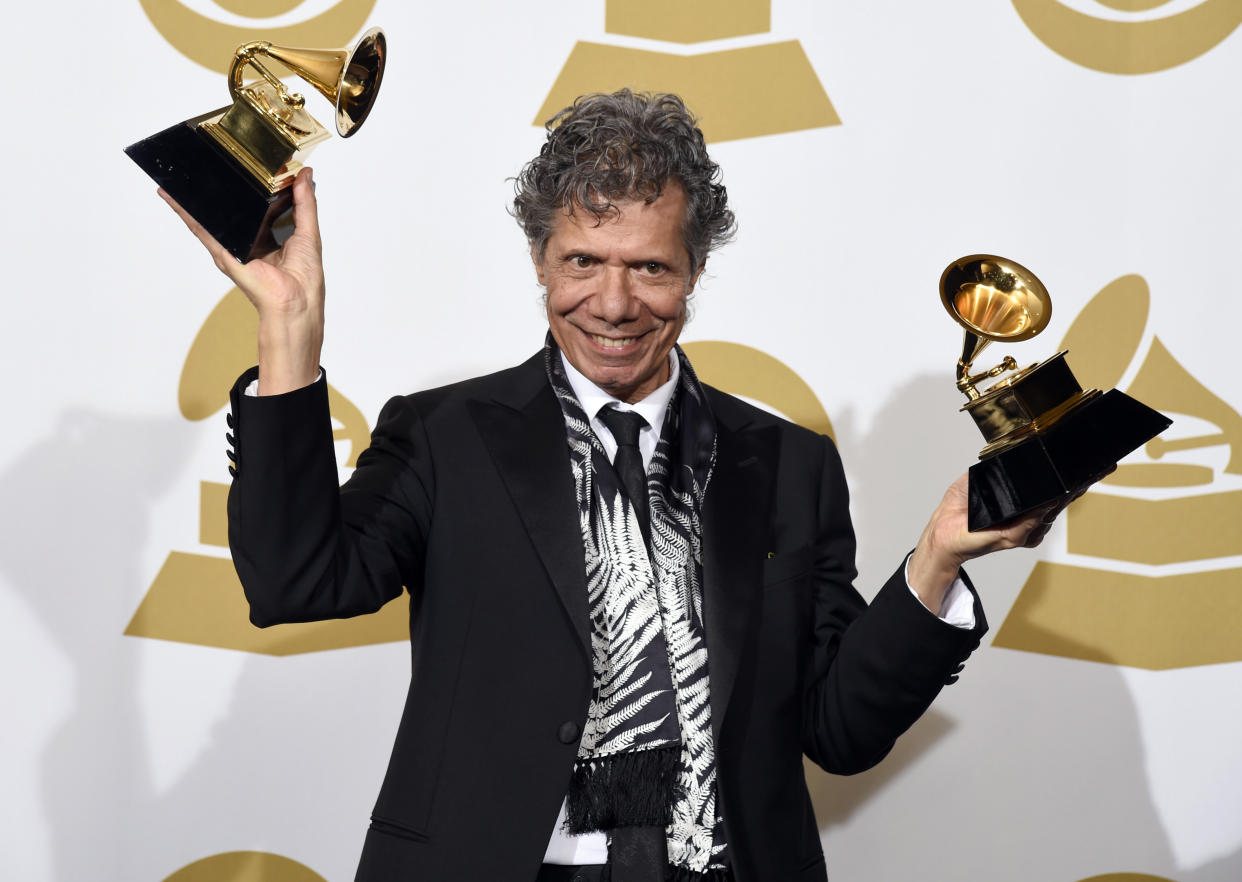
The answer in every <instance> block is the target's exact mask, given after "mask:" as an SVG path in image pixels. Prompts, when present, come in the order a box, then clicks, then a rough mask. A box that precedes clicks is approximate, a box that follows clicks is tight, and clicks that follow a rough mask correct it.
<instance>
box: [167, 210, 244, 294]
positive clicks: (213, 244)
mask: <svg viewBox="0 0 1242 882" xmlns="http://www.w3.org/2000/svg"><path fill="white" fill-rule="evenodd" d="M156 192H157V193H158V194H159V197H160V198H161V199H163V200H164V201H165V202H167V203H168V205H169V207H170V208H172V210H173V211H175V212H176V213H177V217H179V218H181V220H182V222H183V223H184V224H185V225H186V227H188V228H189V230H190V232H191V233H193V234H194V237H195V238H196V239H198V241H200V242H202V243H203V247H204V248H206V249H207V253H208V254H210V255H211V259H212V260H213V261H215V264H216V266H218V267H219V268H220V270H221V271H222V272H223V273H224V274H225V275H227V276H228V277H229V278H231V279H233V281H237V279H236V277H235V276H234V273H236V272H237V271H238V270H239V269H240V268H241V267H242V263H241V261H239V260H238V259H237V258H236V257H234V256H233V255H232V254H230V253H229V251H228V249H227V248H225V247H224V246H223V245H221V244H220V242H219V241H218V240H217V239H216V237H215V236H213V235H211V233H209V232H207V228H206V227H204V226H203V225H202V224H200V223H199V222H198V221H197V220H195V219H194V217H193V216H192V215H191V214H190V213H189V212H188V211H186V210H185V209H184V208H182V207H181V205H180V203H178V202H177V200H176V199H173V198H172V196H170V195H168V192H167V191H165V190H164V188H163V187H161V188H160V189H159V190H157V191H156Z"/></svg>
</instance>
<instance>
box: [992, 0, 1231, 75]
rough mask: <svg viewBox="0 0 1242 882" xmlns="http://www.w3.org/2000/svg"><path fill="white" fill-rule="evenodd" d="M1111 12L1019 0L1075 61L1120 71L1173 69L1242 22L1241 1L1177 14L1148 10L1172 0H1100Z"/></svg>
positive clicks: (1029, 21) (1215, 2)
mask: <svg viewBox="0 0 1242 882" xmlns="http://www.w3.org/2000/svg"><path fill="white" fill-rule="evenodd" d="M1095 2H1098V4H1099V5H1100V6H1102V7H1106V8H1107V9H1108V10H1109V11H1110V13H1111V14H1109V13H1104V14H1102V15H1101V16H1094V15H1088V14H1086V13H1083V12H1079V11H1078V10H1076V9H1071V8H1070V7H1069V6H1066V5H1065V4H1064V3H1062V2H1060V0H1013V5H1014V9H1016V10H1017V11H1018V15H1019V16H1021V18H1022V20H1023V21H1024V22H1025V23H1026V26H1027V27H1028V28H1030V29H1031V32H1032V33H1033V34H1035V36H1036V37H1038V38H1039V39H1040V40H1041V41H1042V42H1043V43H1044V45H1045V46H1047V47H1048V48H1049V49H1051V50H1052V51H1053V52H1056V53H1057V54H1058V55H1061V56H1062V57H1064V58H1067V59H1069V60H1070V61H1072V62H1074V63H1075V64H1081V65H1082V66H1083V67H1089V68H1091V69H1092V70H1098V71H1102V72H1104V73H1115V74H1144V73H1152V72H1154V71H1158V70H1168V69H1169V68H1171V67H1176V66H1177V65H1179V64H1185V63H1186V62H1187V61H1190V60H1191V59H1194V58H1198V57H1199V56H1200V55H1202V54H1203V53H1205V52H1207V51H1208V50H1209V49H1211V48H1213V47H1214V46H1216V44H1218V43H1220V42H1221V41H1222V40H1224V39H1225V38H1226V37H1228V36H1229V35H1230V34H1231V33H1233V31H1234V29H1236V28H1237V26H1238V25H1239V24H1242V3H1239V2H1238V0H1201V2H1199V3H1198V5H1196V6H1193V7H1191V8H1190V9H1187V10H1185V11H1184V12H1178V13H1175V14H1173V15H1165V16H1157V17H1152V16H1149V15H1145V14H1144V13H1148V12H1150V11H1151V10H1153V9H1156V8H1158V7H1160V6H1167V5H1168V4H1169V3H1170V2H1171V0H1095Z"/></svg>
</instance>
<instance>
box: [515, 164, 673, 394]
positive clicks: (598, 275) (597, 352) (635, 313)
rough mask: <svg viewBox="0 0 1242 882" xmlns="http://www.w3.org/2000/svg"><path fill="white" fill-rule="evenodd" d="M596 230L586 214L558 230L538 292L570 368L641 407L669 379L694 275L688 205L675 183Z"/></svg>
mask: <svg viewBox="0 0 1242 882" xmlns="http://www.w3.org/2000/svg"><path fill="white" fill-rule="evenodd" d="M616 207H617V209H618V210H619V213H618V214H609V215H607V216H605V217H604V219H603V221H602V222H600V223H598V224H597V223H596V217H595V215H593V214H591V213H590V212H589V211H586V210H584V209H582V208H579V209H578V210H577V211H576V212H574V213H573V214H570V213H569V211H568V210H566V211H565V212H563V213H562V214H561V215H560V216H559V217H558V218H557V220H556V223H555V224H554V225H553V227H552V235H551V236H549V237H548V244H547V247H546V248H545V249H544V254H543V260H542V261H540V260H539V259H538V255H535V254H532V257H533V258H535V273H536V275H537V276H538V277H539V284H541V285H543V286H544V287H545V288H546V289H547V292H548V304H547V305H548V326H549V327H550V328H551V330H552V337H553V338H554V339H555V340H556V342H557V345H558V346H560V347H561V351H562V352H564V353H565V357H566V358H568V359H569V363H570V364H572V365H573V366H574V367H575V368H577V369H578V370H579V371H580V372H581V373H582V374H583V375H584V376H586V377H587V379H589V380H590V381H591V382H592V383H594V384H595V385H597V386H599V387H600V388H601V389H603V390H604V391H606V392H608V393H609V394H610V395H612V396H613V397H615V398H619V399H621V400H622V401H629V402H635V401H641V400H642V399H643V398H646V397H647V396H648V395H649V394H651V392H653V391H654V390H655V389H656V388H658V387H659V386H660V385H661V384H662V383H664V382H665V381H666V380H667V379H668V376H669V371H668V354H669V351H670V350H671V349H672V348H673V344H674V343H676V342H677V337H678V335H679V334H680V333H681V326H682V325H683V324H685V321H686V297H687V296H688V295H689V294H690V292H691V291H692V290H693V288H694V283H695V281H697V279H698V272H692V268H691V266H690V255H689V253H688V252H687V251H686V247H685V245H684V244H683V242H682V238H681V225H682V220H683V218H684V217H685V208H686V195H685V192H684V191H683V190H682V188H681V187H680V186H679V185H677V184H675V183H669V184H668V185H666V186H665V187H664V192H663V193H662V194H661V195H660V197H659V198H658V199H656V200H655V201H654V202H651V203H646V202H642V201H641V200H638V201H625V202H618V203H616Z"/></svg>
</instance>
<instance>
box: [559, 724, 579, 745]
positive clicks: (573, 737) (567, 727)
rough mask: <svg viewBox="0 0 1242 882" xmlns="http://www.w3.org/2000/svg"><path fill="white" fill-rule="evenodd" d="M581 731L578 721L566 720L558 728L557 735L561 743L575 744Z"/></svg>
mask: <svg viewBox="0 0 1242 882" xmlns="http://www.w3.org/2000/svg"><path fill="white" fill-rule="evenodd" d="M581 731H582V730H581V729H580V728H579V727H578V724H577V723H575V722H572V721H570V722H565V723H561V726H560V728H559V729H557V730H556V737H557V738H558V739H559V740H560V742H561V744H573V743H574V742H575V741H577V740H578V733H579V732H581Z"/></svg>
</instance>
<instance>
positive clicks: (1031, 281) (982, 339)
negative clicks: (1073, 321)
mask: <svg viewBox="0 0 1242 882" xmlns="http://www.w3.org/2000/svg"><path fill="white" fill-rule="evenodd" d="M940 301H941V302H942V303H943V304H944V308H945V309H946V310H947V311H948V313H949V315H951V316H953V320H954V321H955V322H957V323H958V324H959V325H961V326H962V327H963V328H965V329H966V339H965V340H964V342H963V346H962V358H961V364H962V366H963V367H969V366H970V364H971V363H972V362H973V361H974V360H975V358H976V357H978V355H979V353H980V352H982V351H983V349H984V347H986V346H987V345H988V344H989V343H991V342H992V341H993V340H1004V341H1006V342H1010V343H1017V342H1019V341H1021V340H1029V339H1030V338H1031V337H1034V336H1035V335H1036V334H1038V333H1039V332H1040V331H1042V330H1043V329H1044V328H1046V327H1047V326H1048V322H1049V321H1050V320H1051V319H1052V299H1051V298H1050V297H1049V296H1048V289H1047V288H1045V287H1044V285H1043V283H1042V282H1041V281H1040V280H1039V279H1038V278H1037V277H1036V276H1035V274H1034V273H1033V272H1031V271H1030V270H1028V269H1027V268H1026V267H1024V266H1022V264H1020V263H1017V262H1015V261H1012V260H1008V259H1006V258H1004V257H997V256H996V255H993V254H972V255H969V256H967V257H962V258H959V259H957V260H955V261H953V263H951V264H949V265H948V267H946V268H945V271H944V273H943V274H942V275H941V276H940Z"/></svg>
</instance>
